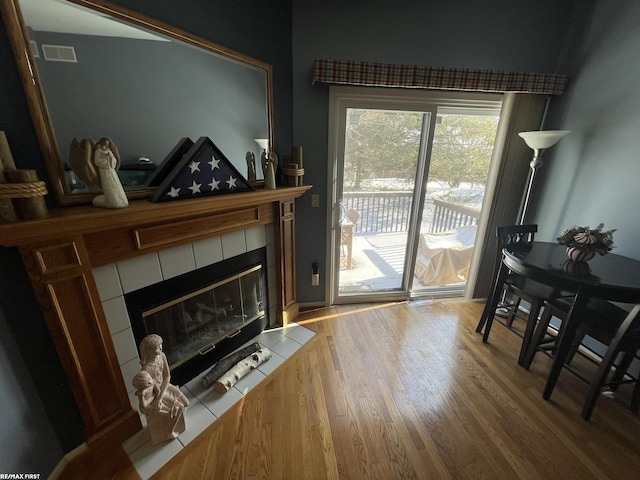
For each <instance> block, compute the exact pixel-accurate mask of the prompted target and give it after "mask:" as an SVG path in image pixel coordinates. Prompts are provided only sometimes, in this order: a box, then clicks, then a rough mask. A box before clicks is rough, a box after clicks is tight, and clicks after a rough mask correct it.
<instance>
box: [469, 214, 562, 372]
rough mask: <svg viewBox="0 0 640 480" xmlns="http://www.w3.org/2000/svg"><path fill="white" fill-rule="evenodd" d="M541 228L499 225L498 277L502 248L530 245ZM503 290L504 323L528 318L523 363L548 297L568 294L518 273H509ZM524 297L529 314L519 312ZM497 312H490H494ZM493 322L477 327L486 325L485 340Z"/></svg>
mask: <svg viewBox="0 0 640 480" xmlns="http://www.w3.org/2000/svg"><path fill="white" fill-rule="evenodd" d="M537 231H538V225H535V224H531V225H507V226H501V227H497V228H496V236H497V237H498V249H497V253H496V265H495V276H494V277H495V280H494V281H497V278H498V269H499V267H500V262H502V255H503V253H502V250H503V249H504V248H506V247H510V248H527V245H530V244H532V243H533V240H534V236H535V233H536V232H537ZM498 288H501V289H502V291H503V295H502V299H503V300H502V302H501V303H499V304H498V308H504V309H506V311H507V315H506V321H505V322H504V323H505V325H506V326H507V327H509V328H511V327H512V325H513V322H514V320H515V319H516V318H522V319H523V320H525V321H526V326H525V331H524V334H523V336H522V337H523V338H522V347H521V349H520V356H519V359H518V363H520V364H521V363H522V361H523V360H524V356H525V353H526V352H527V348H528V346H529V343H530V340H531V337H532V336H533V332H534V330H535V327H536V324H537V321H538V317H539V315H540V311H541V309H542V307H543V305H544V302H545V300H547V299H550V298H555V297H557V296H561V295H567V294H566V293H562V292H558V291H557V290H556V289H553V288H552V287H549V286H547V285H543V284H541V283H539V282H536V281H534V280H531V279H527V278H524V277H522V276H521V275H518V274H516V273H515V272H509V274H508V275H507V277H506V279H505V281H504V283H503V284H502V285H501V286H498ZM522 300H524V301H525V302H527V303H529V305H530V307H529V313H528V314H526V315H525V314H524V313H522V312H521V311H520V302H521V301H522ZM494 313H495V312H491V313H490V315H493V314H494ZM492 323H493V322H492V321H487V322H486V325H485V324H484V321H483V320H481V321H480V323H479V324H478V327H477V329H476V331H477V332H481V331H482V329H483V328H484V329H485V331H484V340H485V341H486V340H487V339H488V337H489V332H490V330H491V325H492Z"/></svg>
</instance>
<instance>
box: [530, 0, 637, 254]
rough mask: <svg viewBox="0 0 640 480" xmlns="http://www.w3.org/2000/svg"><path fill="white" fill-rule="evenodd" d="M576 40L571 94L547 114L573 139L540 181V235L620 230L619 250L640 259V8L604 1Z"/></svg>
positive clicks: (568, 61)
mask: <svg viewBox="0 0 640 480" xmlns="http://www.w3.org/2000/svg"><path fill="white" fill-rule="evenodd" d="M574 40H575V41H574V42H573V44H572V46H571V49H570V51H568V54H567V55H566V57H565V58H564V62H563V64H564V65H565V66H566V70H567V72H568V73H569V75H571V78H572V81H571V85H570V87H569V91H568V92H567V94H566V95H565V96H564V97H563V99H562V101H561V102H557V103H555V104H553V106H552V107H551V110H550V113H549V124H550V125H554V126H557V127H560V128H563V129H568V130H571V134H570V135H568V136H567V137H565V138H564V139H562V141H561V142H560V143H558V144H557V145H556V146H554V147H553V149H551V150H549V151H548V153H549V154H550V155H549V157H548V160H545V164H544V166H543V167H542V168H541V169H540V173H541V174H542V175H541V176H540V177H539V178H538V179H536V193H537V194H538V195H539V196H541V200H540V202H539V204H538V206H537V208H536V216H535V218H536V220H537V222H538V223H539V225H540V234H539V237H540V238H541V239H546V240H553V239H555V237H556V236H557V235H558V234H559V233H560V232H561V231H562V230H563V229H564V228H565V227H570V226H572V225H576V224H577V225H590V226H596V225H597V224H598V223H600V222H603V223H604V224H605V227H607V228H617V229H618V231H617V232H615V233H614V240H615V243H616V245H617V248H616V249H615V250H614V252H615V253H618V254H621V255H625V256H629V257H632V258H636V259H640V242H638V239H640V220H639V219H638V208H639V207H640V189H639V188H638V180H639V179H640V153H639V152H640V135H639V134H638V132H640V88H639V87H638V85H640V63H639V62H638V58H640V2H637V1H635V0H620V1H617V2H616V6H615V8H613V7H612V5H611V2H608V1H606V0H598V1H597V2H596V5H595V9H594V11H593V12H592V14H591V15H590V16H589V21H588V23H586V24H585V32H584V34H583V35H582V36H580V37H575V39H574ZM538 180H540V181H539V182H538Z"/></svg>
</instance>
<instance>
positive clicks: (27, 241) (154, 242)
mask: <svg viewBox="0 0 640 480" xmlns="http://www.w3.org/2000/svg"><path fill="white" fill-rule="evenodd" d="M310 188H311V186H301V187H285V188H277V189H259V190H256V191H253V192H242V193H236V194H233V195H220V196H217V195H216V196H213V197H203V198H196V199H189V200H183V201H179V202H164V203H161V204H157V203H152V202H148V201H146V200H134V201H132V202H130V204H129V207H128V208H125V209H97V208H95V207H93V206H90V205H87V206H77V207H73V208H59V209H52V210H51V211H50V212H49V217H48V218H46V219H42V220H33V221H25V222H16V223H13V224H9V225H0V245H2V246H3V247H19V249H20V254H21V256H22V259H23V262H24V266H25V269H26V271H27V273H28V274H29V277H30V279H31V283H32V285H33V288H34V292H35V294H36V297H37V298H38V301H39V303H40V305H41V307H42V313H43V315H44V319H45V321H46V322H47V326H48V328H49V330H50V332H51V338H52V339H53V341H54V344H55V346H56V349H57V351H58V355H59V356H60V359H61V360H62V365H63V367H64V369H65V373H66V374H67V380H68V382H69V385H70V387H71V390H72V392H73V394H74V396H75V399H76V404H77V407H78V409H79V411H80V414H81V416H82V419H83V421H84V424H85V439H86V440H87V442H89V443H92V444H93V443H98V442H100V443H102V442H106V441H109V442H111V441H120V442H121V441H122V440H124V439H126V438H128V437H130V436H131V435H132V434H133V433H135V432H137V431H139V430H140V428H141V423H140V418H139V416H138V413H137V412H136V411H135V410H134V408H132V401H134V400H135V398H132V395H130V393H131V392H130V391H129V385H130V381H129V379H131V378H132V376H133V375H135V373H137V371H139V368H140V364H139V360H138V359H137V346H136V344H135V339H134V335H133V333H132V329H131V324H130V321H129V318H128V312H127V309H126V306H125V304H124V299H123V295H124V294H127V293H129V292H131V291H134V290H136V289H139V288H144V287H146V286H148V285H151V284H154V283H158V282H160V281H163V280H167V279H170V278H172V277H173V276H177V275H180V274H183V273H185V272H186V271H187V270H194V269H198V268H202V267H203V266H205V265H209V264H212V263H214V262H216V263H217V262H219V260H226V259H227V258H232V257H233V256H237V255H239V254H242V253H246V252H247V251H253V250H255V249H257V248H262V247H263V246H267V252H268V257H269V261H268V265H269V267H268V270H269V272H268V274H267V277H268V285H269V297H268V298H269V302H268V303H269V305H268V311H269V314H268V317H269V320H270V321H271V323H272V325H275V324H278V325H286V324H287V323H289V322H291V321H293V320H294V319H295V318H296V316H297V314H298V304H297V302H296V288H295V270H296V268H295V257H296V255H295V199H297V198H298V197H300V196H301V195H302V194H303V193H304V192H306V191H307V190H308V189H310ZM261 226H262V227H264V228H265V229H266V230H268V231H270V232H272V234H270V238H268V240H267V241H266V242H264V243H263V244H262V245H256V244H255V243H254V242H249V237H247V241H246V245H245V244H244V242H243V243H241V245H238V242H236V241H231V242H230V243H229V245H227V246H228V249H227V250H228V252H227V251H226V250H225V244H224V240H222V242H221V244H222V252H221V253H222V256H220V255H219V254H218V253H220V252H219V250H218V249H213V248H210V247H212V244H213V243H215V244H217V243H218V242H217V241H216V242H213V240H214V239H224V238H225V237H227V236H230V237H233V236H234V235H236V234H238V235H241V233H240V232H243V231H244V232H248V231H253V230H254V229H258V230H259V227H261ZM250 243H251V244H250ZM242 246H246V247H247V248H246V250H244V251H239V250H241V248H240V247H242ZM189 252H190V253H189ZM183 254H185V255H187V254H188V256H190V258H191V260H190V261H189V262H188V263H189V265H187V264H186V263H187V262H185V260H184V257H183ZM176 259H177V260H176ZM165 267H168V268H165ZM187 267H188V268H187ZM191 267H193V268H191ZM123 273H124V274H126V275H122V274H123ZM114 313H115V315H112V314H114ZM254 323H255V322H252V324H251V325H253V324H254ZM215 350H218V347H216V349H215ZM205 369H206V366H205ZM60 428H61V429H62V428H64V425H60Z"/></svg>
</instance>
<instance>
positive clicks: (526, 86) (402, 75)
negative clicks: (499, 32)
mask: <svg viewBox="0 0 640 480" xmlns="http://www.w3.org/2000/svg"><path fill="white" fill-rule="evenodd" d="M316 82H318V83H329V84H340V85H363V86H369V87H398V88H426V89H433V90H463V91H472V92H494V93H496V92H517V93H537V94H544V95H562V94H563V93H564V92H565V90H566V89H567V85H568V84H569V77H567V76H566V75H556V74H550V73H521V72H504V71H500V70H474V69H468V68H442V67H421V66H418V65H393V64H386V63H368V62H353V61H346V60H321V59H317V60H316V61H315V64H314V68H313V83H314V84H315V83H316Z"/></svg>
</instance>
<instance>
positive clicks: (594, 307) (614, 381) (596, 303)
mask: <svg viewBox="0 0 640 480" xmlns="http://www.w3.org/2000/svg"><path fill="white" fill-rule="evenodd" d="M571 306H572V301H571V300H570V299H568V298H557V299H553V300H548V301H546V302H545V305H544V313H543V315H542V317H541V318H540V321H539V322H538V326H537V327H536V331H535V332H534V335H533V338H532V339H531V343H530V346H529V349H528V351H527V353H526V356H525V361H524V364H523V366H524V367H525V368H527V369H528V368H529V367H530V366H531V363H532V361H533V359H534V357H535V354H536V352H538V351H540V350H543V349H548V348H549V345H553V344H554V343H555V342H554V341H553V340H551V341H546V342H545V340H544V338H545V337H546V336H547V333H546V331H547V329H548V326H549V322H550V320H551V317H552V316H555V317H557V318H559V319H561V320H564V319H566V318H567V315H568V313H569V310H570V309H571ZM574 315H575V317H573V316H574ZM572 318H575V320H576V321H579V322H580V323H579V326H578V331H577V333H576V335H575V336H574V338H573V340H572V343H571V348H570V349H569V351H568V352H567V355H566V356H565V357H564V358H559V357H558V358H556V359H555V361H556V362H562V364H563V365H564V366H565V367H566V368H569V369H571V367H570V365H571V360H572V359H573V357H574V356H575V354H576V352H577V351H578V349H579V347H580V345H581V344H582V342H583V340H584V337H585V336H587V335H588V336H589V337H591V338H593V339H595V340H597V341H598V342H600V343H602V344H603V345H605V346H607V350H606V352H605V353H604V355H603V356H602V360H601V361H600V363H599V366H598V369H597V372H596V373H595V375H594V376H593V377H592V378H591V379H590V380H589V379H584V378H583V377H582V376H581V375H578V377H579V378H582V379H583V380H586V381H587V382H588V383H589V385H590V387H589V390H588V393H587V396H586V398H585V402H584V405H583V408H582V418H584V419H585V420H589V419H590V418H591V414H592V413H593V409H594V408H595V405H596V402H597V401H598V398H599V396H600V393H601V392H602V390H603V388H605V387H609V388H610V389H611V390H612V391H615V390H616V389H617V387H618V386H619V385H620V384H623V383H630V382H635V387H634V390H633V394H632V397H631V405H630V410H631V411H632V412H634V413H638V410H639V409H640V381H638V378H637V376H632V375H631V374H630V373H628V370H629V367H630V366H631V364H632V362H633V360H634V358H635V357H636V355H637V354H638V352H639V351H640V305H635V306H634V307H633V308H632V309H631V311H627V310H625V309H623V308H620V307H619V306H617V305H614V304H613V303H611V302H607V301H605V300H599V299H590V300H589V303H587V305H586V306H584V307H579V308H578V309H577V310H576V311H575V312H574V313H572ZM572 321H573V320H572ZM552 348H553V347H552ZM554 351H555V349H554ZM621 354H622V355H621ZM619 357H620V358H619ZM554 387H555V382H553V383H552V384H551V385H550V388H551V390H550V391H553V388H554Z"/></svg>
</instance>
